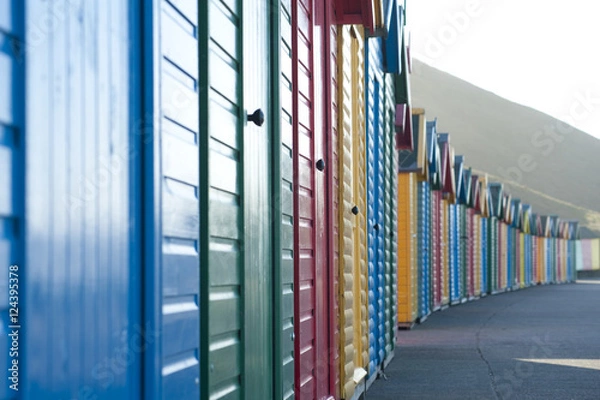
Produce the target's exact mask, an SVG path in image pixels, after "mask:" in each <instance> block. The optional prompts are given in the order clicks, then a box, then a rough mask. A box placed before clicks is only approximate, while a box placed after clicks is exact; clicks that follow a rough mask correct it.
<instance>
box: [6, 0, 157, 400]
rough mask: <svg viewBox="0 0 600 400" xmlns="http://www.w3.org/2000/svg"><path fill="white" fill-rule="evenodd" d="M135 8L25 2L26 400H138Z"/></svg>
mask: <svg viewBox="0 0 600 400" xmlns="http://www.w3.org/2000/svg"><path fill="white" fill-rule="evenodd" d="M15 4H16V2H15ZM136 4H137V2H133V1H132V2H119V1H110V2H100V1H95V2H91V1H84V0H79V1H76V0H74V1H69V2H66V3H65V2H47V1H43V0H27V1H26V2H25V8H26V13H25V15H26V19H25V28H26V31H27V32H28V35H29V34H30V35H31V36H30V37H28V38H27V39H28V40H27V42H28V43H29V44H30V46H28V47H26V48H25V50H26V51H25V53H24V62H25V67H26V79H27V85H26V91H25V95H26V98H27V102H26V104H27V109H26V111H27V118H26V124H25V126H26V128H27V130H26V134H25V140H24V143H25V147H24V148H25V153H26V154H25V156H26V159H27V170H26V175H25V182H26V193H28V195H27V197H26V201H25V202H26V209H27V218H26V226H25V230H24V232H25V243H26V244H27V246H26V250H25V255H26V257H25V259H26V260H27V265H26V270H27V276H26V280H27V287H26V290H25V293H23V297H24V299H25V300H24V301H26V302H27V304H28V305H29V306H28V308H27V313H26V315H25V324H26V325H25V326H26V329H27V331H26V333H27V334H26V336H25V337H24V341H23V342H22V344H23V348H24V349H26V350H27V351H26V353H25V357H24V358H25V359H24V364H25V365H26V370H25V371H24V375H22V376H25V375H26V379H23V380H22V383H23V385H24V387H23V392H22V393H23V396H24V398H30V399H56V398H58V399H61V398H65V399H67V398H68V399H72V398H98V399H106V398H110V399H130V398H141V396H142V391H141V381H142V380H141V375H140V373H141V359H142V353H143V349H144V348H145V343H144V340H143V339H142V337H141V331H142V330H143V329H144V322H143V320H142V316H141V303H140V299H141V298H142V293H141V260H140V257H141V246H140V236H141V232H140V228H141V221H140V218H139V216H140V211H141V210H140V208H139V207H140V202H139V198H140V197H139V194H140V186H139V185H140V182H141V179H140V176H139V174H138V173H139V171H140V167H141V153H140V148H139V146H138V145H139V143H141V137H140V136H139V135H136V134H135V129H133V128H132V126H135V124H136V123H139V122H140V121H139V118H140V114H139V113H138V111H139V102H140V97H141V89H140V87H139V85H136V84H135V83H134V80H132V79H133V78H131V77H132V76H134V77H135V76H138V75H140V74H139V71H136V73H135V74H134V73H132V70H133V69H134V68H135V65H136V63H135V62H134V59H135V58H136V57H138V56H139V54H140V53H139V51H140V46H138V45H137V42H136V40H137V39H136V37H135V36H134V32H137V31H138V28H139V25H138V24H139V21H138V22H136V21H135V20H136V19H137V17H136V16H137V15H138V14H137V12H136V8H133V7H134V5H136ZM49 17H51V18H52V20H53V21H54V24H53V25H52V29H50V30H44V29H41V27H43V26H42V25H41V22H40V21H47V20H48V18H49ZM40 29H41V30H40ZM36 35H41V36H36ZM117 38H118V39H119V40H117ZM130 41H131V43H133V44H134V45H132V46H130ZM147 339H148V340H150V336H148V337H147ZM151 340H152V341H153V342H156V341H158V338H157V337H156V336H154V337H152V339H151Z"/></svg>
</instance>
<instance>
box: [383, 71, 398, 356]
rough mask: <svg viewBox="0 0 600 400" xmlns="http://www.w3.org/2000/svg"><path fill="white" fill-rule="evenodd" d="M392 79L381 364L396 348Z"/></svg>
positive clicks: (388, 87) (388, 83) (389, 85)
mask: <svg viewBox="0 0 600 400" xmlns="http://www.w3.org/2000/svg"><path fill="white" fill-rule="evenodd" d="M394 89H395V86H394V78H393V76H392V75H391V74H387V75H386V76H385V104H384V107H385V134H384V136H385V165H384V173H385V186H384V191H385V224H384V225H385V226H384V227H385V230H384V237H385V292H384V304H385V360H384V366H385V365H386V364H387V363H388V362H389V361H390V360H391V357H393V355H394V349H395V348H396V330H397V329H396V321H397V313H398V311H397V304H398V298H397V296H398V282H397V280H398V274H397V267H398V242H397V240H396V238H397V235H398V182H397V179H398V175H397V173H396V171H397V170H398V157H397V154H396V151H395V149H396V145H395V143H394V141H395V111H396V110H395V105H396V101H395V96H394Z"/></svg>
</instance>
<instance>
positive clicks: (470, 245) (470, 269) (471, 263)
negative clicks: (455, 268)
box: [467, 208, 475, 298]
mask: <svg viewBox="0 0 600 400" xmlns="http://www.w3.org/2000/svg"><path fill="white" fill-rule="evenodd" d="M467 218H468V221H467V236H468V238H469V239H468V241H467V273H468V276H469V278H468V282H469V287H468V290H467V291H468V293H467V295H468V297H469V298H473V297H475V252H474V250H475V246H474V239H475V237H474V235H475V232H474V229H473V228H474V227H475V209H474V208H467Z"/></svg>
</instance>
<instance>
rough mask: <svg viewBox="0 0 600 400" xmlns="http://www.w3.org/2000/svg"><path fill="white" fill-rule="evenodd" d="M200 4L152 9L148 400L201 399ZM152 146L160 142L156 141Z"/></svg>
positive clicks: (147, 85) (148, 16)
mask: <svg viewBox="0 0 600 400" xmlns="http://www.w3.org/2000/svg"><path fill="white" fill-rule="evenodd" d="M197 12H198V11H197V3H190V4H188V5H187V6H185V5H184V4H179V3H178V2H168V1H166V0H157V1H154V2H153V4H152V6H149V7H144V13H145V14H144V21H145V24H144V32H143V40H144V45H145V47H146V48H145V52H144V59H143V68H144V70H145V75H144V76H145V78H146V80H145V82H144V90H145V91H144V100H145V101H144V110H143V114H144V115H153V116H155V119H154V120H153V121H152V122H153V124H152V125H151V126H150V127H148V132H147V133H148V135H149V137H148V138H147V139H148V140H146V141H145V142H144V144H145V148H144V154H145V157H144V162H145V164H144V188H145V191H144V204H145V205H146V212H145V214H144V222H145V226H146V229H145V231H144V247H145V250H144V255H145V257H146V259H145V271H146V274H145V282H144V286H145V288H146V290H145V298H144V302H145V307H144V311H145V323H146V324H148V326H149V329H152V330H155V331H160V332H161V339H160V340H156V341H154V342H153V343H151V344H150V346H149V347H148V350H147V355H148V356H147V357H145V358H144V361H145V364H144V390H145V392H146V397H147V398H156V399H159V398H199V397H200V385H199V380H200V365H199V356H200V354H199V353H200V311H199V308H200V306H201V304H200V270H199V265H200V261H199V258H200V256H199V252H198V248H199V232H200V226H199V219H200V218H199V208H200V207H199V200H198V193H199V149H198V141H199V139H198V134H199V117H198V109H199V92H198V91H199V88H198V84H197V82H198V80H199V70H198V62H199V53H198V38H197ZM150 139H152V140H150Z"/></svg>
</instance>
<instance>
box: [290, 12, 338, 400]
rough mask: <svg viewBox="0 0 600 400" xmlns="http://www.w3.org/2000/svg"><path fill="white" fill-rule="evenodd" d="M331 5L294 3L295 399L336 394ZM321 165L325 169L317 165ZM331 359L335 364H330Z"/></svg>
mask: <svg viewBox="0 0 600 400" xmlns="http://www.w3.org/2000/svg"><path fill="white" fill-rule="evenodd" d="M330 7H331V3H330V2H329V1H327V2H322V1H318V0H293V1H292V4H291V11H292V53H293V54H292V63H293V68H292V70H293V74H292V78H293V79H292V85H293V89H292V91H293V116H292V117H293V121H294V125H293V140H294V154H293V164H294V209H295V217H294V233H295V235H294V278H295V285H294V321H295V324H294V332H295V341H294V355H295V360H294V363H295V397H296V399H317V398H318V399H321V398H328V397H331V396H334V395H335V388H336V383H335V382H336V376H337V373H336V372H335V371H334V369H333V368H332V364H334V365H335V360H336V359H337V346H336V343H337V334H336V331H335V326H337V321H336V318H337V317H336V316H337V308H336V307H337V304H336V298H335V294H336V293H337V281H336V279H335V272H336V270H335V261H336V259H335V257H336V254H335V244H334V240H333V239H334V223H333V221H334V220H335V217H336V213H335V208H334V205H335V203H334V198H336V197H337V196H336V193H332V188H333V187H334V183H333V182H334V178H335V177H334V171H335V169H336V168H335V165H336V164H335V163H334V161H333V153H332V149H333V148H332V140H331V135H332V134H333V132H332V129H333V126H334V124H335V122H336V121H334V120H331V119H328V118H331V115H332V113H331V107H332V101H331V99H332V97H331V87H332V83H331V80H332V76H331V60H330V58H329V56H330V52H331V48H330V44H329V42H330V37H331V36H330V35H331V32H330V27H331V23H330V21H331V15H332V11H331V9H330ZM319 160H323V161H324V167H325V168H324V170H323V171H319V170H318V169H317V167H316V166H317V162H318V161H319ZM331 360H333V363H332V361H331Z"/></svg>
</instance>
